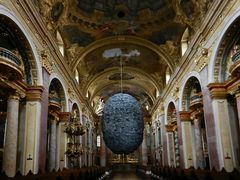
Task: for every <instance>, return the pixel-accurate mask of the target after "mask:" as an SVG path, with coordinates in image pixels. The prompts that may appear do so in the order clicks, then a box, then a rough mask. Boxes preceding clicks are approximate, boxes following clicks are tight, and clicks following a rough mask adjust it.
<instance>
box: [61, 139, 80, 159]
mask: <svg viewBox="0 0 240 180" xmlns="http://www.w3.org/2000/svg"><path fill="white" fill-rule="evenodd" d="M65 154H66V155H67V156H68V158H78V157H79V156H80V155H82V154H83V150H82V147H81V144H80V143H72V142H69V143H67V151H66V152H65Z"/></svg>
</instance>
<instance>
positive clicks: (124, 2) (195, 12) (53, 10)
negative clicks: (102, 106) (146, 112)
mask: <svg viewBox="0 0 240 180" xmlns="http://www.w3.org/2000/svg"><path fill="white" fill-rule="evenodd" d="M211 1H212V0H210V1H207V2H206V1H205V0H198V1H196V0H145V1H142V0H42V1H37V0H35V1H34V3H35V4H36V7H37V8H38V10H39V14H40V15H41V17H42V19H43V21H44V22H45V23H46V26H47V28H48V29H49V30H50V31H51V32H52V33H53V35H56V32H59V34H60V35H61V37H62V40H63V43H64V47H65V55H64V58H65V61H66V63H68V64H69V66H71V68H72V69H73V70H74V71H75V70H77V71H78V73H79V78H80V82H79V86H80V88H81V89H82V90H83V92H84V93H85V94H88V96H89V98H90V101H91V103H93V104H96V101H97V100H98V99H99V98H101V99H103V100H106V99H107V98H108V97H109V96H111V95H113V94H115V93H117V92H120V91H121V90H122V91H124V92H127V93H129V94H132V95H133V96H135V97H136V98H137V99H138V100H139V101H140V102H141V103H143V104H144V103H145V104H148V106H150V107H151V105H152V104H153V103H154V101H155V99H156V98H157V96H156V94H161V92H162V90H163V88H164V87H165V86H166V83H165V82H166V81H165V74H166V71H167V70H169V71H170V72H173V71H174V69H175V68H176V67H177V66H178V63H179V59H180V57H181V48H180V47H181V46H180V45H181V38H182V36H183V33H184V31H185V30H186V28H188V29H189V33H190V37H191V35H192V34H193V33H194V31H195V29H196V28H197V27H198V26H199V23H201V21H202V19H203V17H204V15H205V14H206V12H207V10H208V8H209V7H210V5H211ZM121 65H122V68H120V66H121ZM121 75H122V78H121ZM121 79H122V86H121ZM121 87H122V88H121Z"/></svg>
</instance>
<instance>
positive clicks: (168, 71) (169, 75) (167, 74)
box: [165, 67, 171, 84]
mask: <svg viewBox="0 0 240 180" xmlns="http://www.w3.org/2000/svg"><path fill="white" fill-rule="evenodd" d="M170 77H171V74H170V68H169V67H167V69H166V73H165V79H166V84H168V81H169V80H170Z"/></svg>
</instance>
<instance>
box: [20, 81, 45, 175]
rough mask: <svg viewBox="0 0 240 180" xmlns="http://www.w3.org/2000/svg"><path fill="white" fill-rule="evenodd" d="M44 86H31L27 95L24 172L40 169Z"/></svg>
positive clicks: (34, 171)
mask: <svg viewBox="0 0 240 180" xmlns="http://www.w3.org/2000/svg"><path fill="white" fill-rule="evenodd" d="M42 91H43V87H41V86H33V87H29V88H28V91H27V95H26V125H25V129H26V139H25V144H24V174H27V173H28V172H29V171H30V170H31V171H32V172H33V173H35V174H36V173H38V171H39V152H40V151H39V149H40V118H41V94H42Z"/></svg>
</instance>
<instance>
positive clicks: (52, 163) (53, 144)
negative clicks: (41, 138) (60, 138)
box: [49, 119, 57, 171]
mask: <svg viewBox="0 0 240 180" xmlns="http://www.w3.org/2000/svg"><path fill="white" fill-rule="evenodd" d="M56 150H57V121H56V119H51V120H50V143H49V153H50V157H49V171H52V170H53V169H55V168H56V153H57V151H56ZM55 170H56V169H55Z"/></svg>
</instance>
